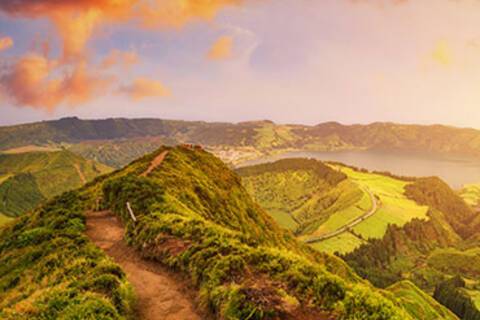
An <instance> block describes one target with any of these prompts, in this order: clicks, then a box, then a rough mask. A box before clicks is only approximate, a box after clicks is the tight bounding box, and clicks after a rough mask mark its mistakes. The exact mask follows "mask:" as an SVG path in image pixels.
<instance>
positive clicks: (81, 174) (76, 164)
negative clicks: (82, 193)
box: [74, 163, 87, 184]
mask: <svg viewBox="0 0 480 320" xmlns="http://www.w3.org/2000/svg"><path fill="white" fill-rule="evenodd" d="M74 166H75V169H77V173H78V176H79V177H80V180H82V183H83V184H85V183H87V178H85V175H84V174H83V172H82V170H81V169H80V165H79V164H78V163H75V164H74Z"/></svg>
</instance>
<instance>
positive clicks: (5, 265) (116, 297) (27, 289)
mask: <svg viewBox="0 0 480 320" xmlns="http://www.w3.org/2000/svg"><path fill="white" fill-rule="evenodd" d="M85 204H86V202H85V201H84V199H83V198H82V197H80V195H79V193H78V192H71V193H67V194H64V195H62V196H60V197H58V198H56V199H54V200H52V201H50V202H49V203H48V204H45V205H44V206H43V207H42V208H39V209H36V210H34V211H33V212H31V213H29V214H27V215H24V216H22V217H20V218H18V219H16V220H13V221H12V222H11V223H8V224H6V225H5V226H3V227H2V228H0V318H1V319H5V320H27V319H28V320H37V319H38V320H41V319H85V320H98V319H102V320H114V319H115V320H117V319H118V320H124V319H126V318H130V317H131V315H132V311H131V310H132V305H133V293H132V290H131V288H130V285H129V284H128V282H127V279H126V277H125V274H124V273H123V271H122V270H121V269H120V268H119V267H118V266H117V265H115V264H114V263H112V261H111V260H110V259H109V258H107V257H106V256H105V255H104V253H103V252H102V251H101V250H100V249H98V248H96V247H95V246H94V245H93V244H92V243H90V241H89V240H88V239H87V237H86V236H85V235H84V230H85V217H84V214H83V212H84V210H85V209H86V207H85Z"/></svg>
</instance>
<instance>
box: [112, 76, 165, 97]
mask: <svg viewBox="0 0 480 320" xmlns="http://www.w3.org/2000/svg"><path fill="white" fill-rule="evenodd" d="M119 93H123V94H126V95H128V96H129V97H130V98H131V99H133V100H136V101H139V100H142V99H144V98H149V97H168V96H170V95H171V93H170V90H169V89H168V88H166V87H165V86H164V85H163V84H162V83H161V82H159V81H156V80H151V79H147V78H137V79H135V80H134V81H133V83H131V84H130V85H127V86H123V87H121V88H120V89H119Z"/></svg>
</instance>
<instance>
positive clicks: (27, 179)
mask: <svg viewBox="0 0 480 320" xmlns="http://www.w3.org/2000/svg"><path fill="white" fill-rule="evenodd" d="M43 200H45V197H44V196H43V194H42V193H41V192H40V189H39V187H38V184H37V181H36V180H35V177H34V176H33V175H32V174H31V173H19V174H17V175H14V176H12V177H10V178H8V179H7V180H6V181H4V182H3V183H2V184H0V212H3V213H4V214H5V215H8V216H11V217H13V216H18V215H20V214H22V213H24V212H27V211H30V210H32V209H33V208H35V207H36V206H37V205H38V204H39V203H41V202H42V201H43Z"/></svg>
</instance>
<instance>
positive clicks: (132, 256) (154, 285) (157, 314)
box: [86, 154, 205, 320]
mask: <svg viewBox="0 0 480 320" xmlns="http://www.w3.org/2000/svg"><path fill="white" fill-rule="evenodd" d="M163 157H165V154H164V155H163ZM160 162H161V161H160ZM86 233H87V235H88V237H89V238H90V239H91V240H92V241H93V242H94V243H95V244H96V245H97V246H98V247H99V248H101V249H102V250H104V251H105V252H106V253H107V254H108V255H109V256H110V257H112V258H113V260H114V261H115V262H116V263H117V264H119V265H120V266H121V267H122V269H123V270H124V271H125V273H126V274H127V278H128V280H129V281H130V283H131V284H132V285H133V287H134V289H135V292H136V295H137V298H138V306H137V308H138V316H139V318H140V319H145V320H200V319H202V317H201V316H200V315H199V313H198V312H197V311H196V310H195V307H194V303H193V298H192V297H193V296H194V293H193V292H190V290H189V288H188V287H187V286H186V284H185V283H184V282H183V281H182V280H179V279H178V278H176V277H174V276H173V275H172V274H171V273H170V272H169V271H167V270H166V269H165V268H163V267H162V266H161V265H160V264H158V263H155V262H153V261H148V260H145V259H142V257H141V256H140V254H139V253H138V252H137V251H136V250H135V249H133V248H131V247H129V246H127V245H126V244H125V242H124V241H123V234H124V229H123V227H122V225H121V223H120V222H119V221H118V219H117V217H115V216H114V215H113V214H112V213H111V212H109V211H102V212H89V213H87V231H86ZM203 318H204V319H205V317H203Z"/></svg>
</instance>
